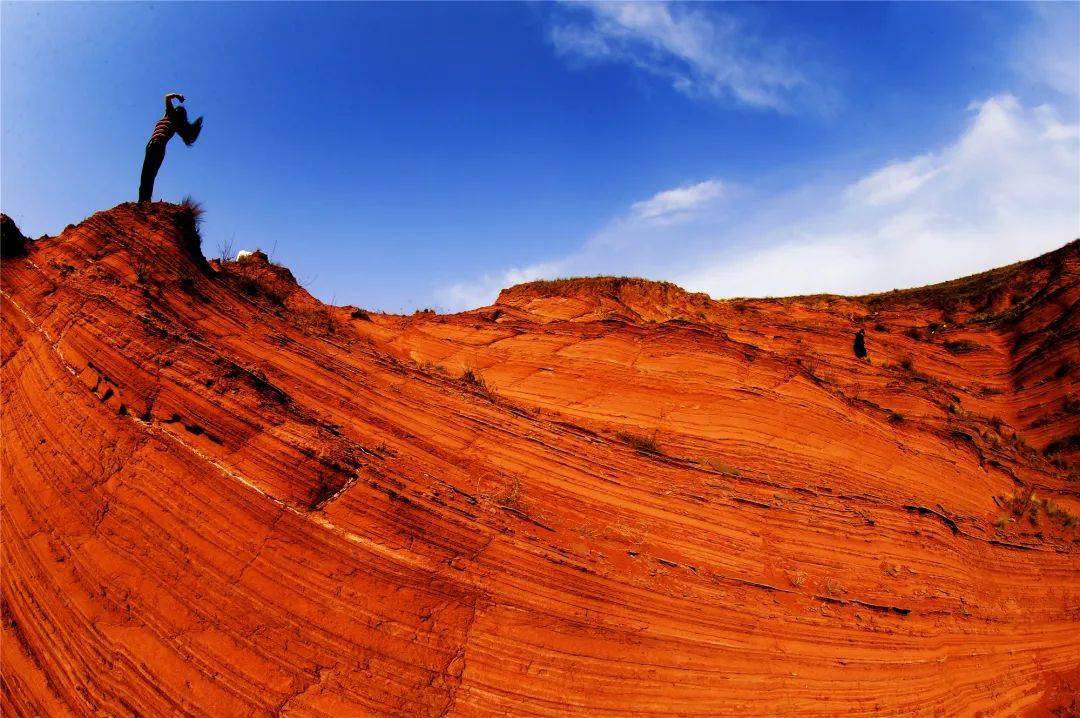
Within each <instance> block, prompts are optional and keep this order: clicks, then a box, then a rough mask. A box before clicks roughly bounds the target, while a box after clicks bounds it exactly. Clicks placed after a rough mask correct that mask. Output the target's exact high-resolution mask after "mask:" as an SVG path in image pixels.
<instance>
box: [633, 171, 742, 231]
mask: <svg viewBox="0 0 1080 718" xmlns="http://www.w3.org/2000/svg"><path fill="white" fill-rule="evenodd" d="M723 191H724V185H723V184H722V183H721V182H720V180H716V179H711V180H705V181H704V182H698V183H697V184H693V185H687V186H685V187H676V188H675V189H669V190H665V191H663V192H657V193H656V194H654V195H653V196H652V197H650V198H649V199H646V200H642V201H640V202H634V204H632V205H630V211H631V213H632V214H633V216H634V217H636V218H637V219H642V220H653V221H663V222H665V223H671V222H674V221H677V220H680V219H685V218H687V217H689V216H690V215H692V214H693V213H695V212H699V211H701V210H702V209H704V208H706V207H707V206H708V205H709V204H710V203H711V202H712V201H713V200H715V199H717V198H718V197H720V195H721V194H722V193H723Z"/></svg>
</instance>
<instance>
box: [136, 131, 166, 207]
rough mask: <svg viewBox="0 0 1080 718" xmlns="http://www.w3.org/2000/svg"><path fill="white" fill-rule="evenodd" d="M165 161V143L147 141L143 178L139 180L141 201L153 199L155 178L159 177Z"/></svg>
mask: <svg viewBox="0 0 1080 718" xmlns="http://www.w3.org/2000/svg"><path fill="white" fill-rule="evenodd" d="M164 161H165V143H164V142H148V143H146V158H145V159H143V164H142V179H141V180H139V201H140V202H149V201H151V199H152V197H151V195H153V194H154V180H155V179H157V173H158V170H159V169H161V163H162V162H164Z"/></svg>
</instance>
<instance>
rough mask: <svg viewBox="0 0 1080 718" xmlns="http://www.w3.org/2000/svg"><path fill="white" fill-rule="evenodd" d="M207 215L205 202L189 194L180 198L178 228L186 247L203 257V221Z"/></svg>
mask: <svg viewBox="0 0 1080 718" xmlns="http://www.w3.org/2000/svg"><path fill="white" fill-rule="evenodd" d="M205 216H206V208H205V207H203V203H202V202H199V201H198V200H196V199H194V198H192V196H191V195H187V196H185V197H184V199H182V200H180V211H179V212H178V213H177V215H176V224H177V228H178V229H179V230H180V234H181V236H182V237H183V239H184V243H185V245H186V248H187V250H188V251H189V252H191V253H192V255H197V256H199V257H202V234H201V230H202V223H203V219H204V217H205Z"/></svg>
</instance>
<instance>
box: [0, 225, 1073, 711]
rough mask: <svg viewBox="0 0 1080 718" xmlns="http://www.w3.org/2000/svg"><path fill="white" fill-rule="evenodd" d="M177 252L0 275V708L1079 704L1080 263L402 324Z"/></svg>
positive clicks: (128, 250)
mask: <svg viewBox="0 0 1080 718" xmlns="http://www.w3.org/2000/svg"><path fill="white" fill-rule="evenodd" d="M195 219H196V218H195V216H194V215H193V214H192V212H191V210H190V208H186V207H176V206H173V205H165V204H155V205H146V206H142V207H140V206H137V205H130V204H129V205H121V206H119V207H117V208H115V209H113V210H110V211H107V212H101V213H98V214H96V215H94V216H93V217H91V218H90V219H88V220H87V221H85V222H83V223H82V224H80V225H78V226H75V227H70V228H69V229H68V230H66V231H65V232H64V233H63V234H62V235H60V236H58V237H55V238H44V239H41V240H37V241H34V242H30V243H29V247H28V249H27V251H26V254H25V256H20V257H14V258H11V259H7V260H5V261H4V262H3V267H2V310H3V311H2V320H3V346H2V361H3V368H2V376H0V379H2V384H0V395H2V402H3V447H2V456H0V459H2V464H0V469H2V471H3V485H2V492H3V494H2V495H3V516H2V541H3V547H2V549H3V569H4V570H3V577H2V586H3V617H4V622H3V643H2V668H3V685H2V688H3V693H2V698H3V712H4V715H12V716H27V715H62V714H74V715H87V716H89V715H110V716H122V715H145V716H156V715H215V716H224V715H238V716H247V715H252V716H256V715H259V716H261V715H297V716H299V715H323V716H340V715H364V714H372V715H378V714H393V715H469V716H471V715H531V716H563V715H571V714H589V715H611V716H615V715H619V716H627V715H635V716H638V715H661V714H664V715H672V714H676V715H688V716H689V715H738V716H748V715H762V716H764V715H778V714H785V715H845V716H864V715H875V716H877V715H895V716H911V715H926V716H930V715H972V716H975V715H981V716H990V715H1002V716H1004V715H1017V714H1028V715H1044V714H1047V713H1049V712H1051V711H1054V710H1057V711H1059V712H1060V711H1067V710H1070V706H1071V709H1073V710H1075V709H1076V706H1077V700H1076V691H1077V689H1078V688H1080V630H1078V626H1080V543H1078V542H1080V534H1078V529H1077V526H1076V517H1077V515H1080V492H1078V489H1080V481H1078V476H1077V473H1076V470H1075V466H1076V460H1077V458H1078V455H1077V451H1078V447H1077V443H1078V439H1077V432H1078V424H1080V419H1078V407H1080V397H1078V393H1077V392H1078V387H1077V376H1078V363H1077V362H1078V357H1077V354H1078V352H1077V346H1078V344H1077V328H1078V319H1077V300H1078V298H1080V245H1078V244H1077V243H1075V242H1074V243H1072V244H1070V245H1067V246H1066V247H1064V248H1062V249H1061V250H1058V251H1057V252H1054V253H1052V254H1050V255H1046V256H1044V257H1041V258H1039V259H1037V260H1032V261H1031V262H1026V263H1022V264H1019V265H1014V266H1012V267H1007V268H1003V269H1001V270H995V271H994V272H990V273H986V274H984V275H978V276H976V277H972V278H968V279H965V280H958V281H957V282H953V283H949V284H945V285H937V286H934V287H928V288H925V289H921V290H910V291H905V292H894V293H890V294H884V295H876V296H871V297H861V298H840V297H832V296H821V297H801V298H794V299H778V300H743V301H725V302H717V301H712V300H710V299H708V298H707V297H704V296H703V295H690V294H687V293H685V292H682V290H680V289H678V288H677V287H673V286H671V285H659V284H654V283H649V282H644V281H642V280H620V279H610V278H608V279H598V280H574V281H572V282H566V283H560V282H546V283H536V284H531V285H523V286H520V287H515V288H513V289H511V290H507V291H506V292H504V294H503V295H502V296H501V297H500V300H499V302H498V303H497V304H496V305H494V306H492V307H487V308H484V309H480V310H476V311H472V312H467V313H463V314H458V315H452V316H439V315H435V314H431V313H420V314H417V315H414V316H411V317H400V316H389V315H380V314H375V313H368V312H365V311H363V310H359V309H355V308H352V307H327V306H324V305H322V304H320V303H319V302H317V301H316V300H314V299H313V298H311V297H310V296H309V295H308V294H307V293H306V292H304V290H303V289H301V288H300V287H298V286H297V285H296V283H295V281H294V280H293V278H292V275H291V274H289V272H288V271H287V270H285V269H283V268H280V267H276V266H274V265H272V264H270V263H268V262H267V261H265V259H263V257H261V256H260V255H255V256H253V257H249V258H247V259H245V260H244V261H241V262H228V263H224V264H222V263H217V262H211V263H207V262H206V261H205V260H204V259H203V258H202V255H201V254H200V253H199V251H198V248H197V247H198V240H197V234H196V232H197V230H196V227H195V225H196V224H197V222H196V221H195ZM857 327H863V328H865V329H866V332H867V344H868V347H869V351H870V357H869V362H864V361H860V360H858V359H856V358H855V357H854V356H853V354H852V348H851V342H852V336H853V332H854V330H855V328H857Z"/></svg>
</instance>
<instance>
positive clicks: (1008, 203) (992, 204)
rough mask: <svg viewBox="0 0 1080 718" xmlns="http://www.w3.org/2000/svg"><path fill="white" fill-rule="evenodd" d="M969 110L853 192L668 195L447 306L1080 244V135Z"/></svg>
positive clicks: (857, 269)
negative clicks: (542, 286)
mask: <svg viewBox="0 0 1080 718" xmlns="http://www.w3.org/2000/svg"><path fill="white" fill-rule="evenodd" d="M969 112H970V121H969V123H968V126H967V127H966V128H965V129H964V131H963V132H962V133H961V134H960V135H959V136H958V137H956V138H955V139H954V140H953V141H952V142H949V143H947V144H945V145H944V146H942V147H940V148H937V149H935V150H933V151H929V152H923V153H920V154H919V155H916V156H914V157H909V158H900V159H897V160H896V161H893V162H889V163H887V164H885V165H884V166H881V167H877V168H873V169H872V170H870V171H868V172H866V173H865V174H864V175H863V176H862V177H856V178H854V179H853V180H852V181H851V182H849V183H847V184H845V185H840V186H836V185H832V186H825V185H819V184H816V183H811V184H808V185H806V186H802V187H796V188H793V189H791V190H790V191H788V192H786V193H784V194H781V195H776V196H768V197H763V196H755V195H754V194H753V193H752V192H750V191H749V190H747V189H746V188H744V187H737V188H736V187H732V186H731V185H729V184H725V183H722V182H721V181H720V180H719V179H709V180H706V181H703V182H698V183H690V184H687V185H684V186H681V187H677V188H674V189H670V190H665V191H663V192H659V193H657V194H655V195H653V196H652V197H650V198H648V199H643V200H641V201H639V202H635V203H633V204H631V205H630V206H629V207H628V209H627V211H626V212H625V213H624V214H623V215H622V216H619V217H616V218H613V219H612V221H611V222H610V223H609V224H608V225H607V226H606V227H605V228H603V229H602V230H601V231H599V232H597V233H596V234H594V235H592V236H590V237H588V238H587V239H586V240H585V241H584V242H583V243H582V245H581V246H580V247H579V248H578V249H577V250H575V251H573V252H571V253H569V254H567V255H565V256H563V257H558V258H554V259H551V260H550V261H546V262H542V263H537V264H534V265H531V266H527V267H520V268H514V269H510V270H507V271H505V272H493V273H490V274H488V275H486V276H484V277H482V278H480V279H479V280H477V281H473V282H468V283H463V284H459V285H457V286H455V287H450V288H447V289H444V290H443V291H442V292H440V293H439V299H440V301H441V302H442V304H443V306H446V307H448V308H454V309H464V308H470V307H476V306H482V305H484V304H487V303H489V302H491V301H492V300H493V299H494V298H495V295H496V294H497V293H498V290H499V289H501V288H503V287H506V286H510V285H512V284H514V283H517V282H521V281H527V280H531V279H537V278H541V277H543V278H551V277H555V276H568V275H586V274H634V275H639V276H646V277H650V278H653V279H669V280H672V281H675V282H676V283H678V284H681V285H683V286H685V287H686V288H687V289H692V290H697V291H705V292H709V293H710V294H712V295H713V296H715V297H731V296H770V295H771V296H779V295H788V294H803V293H813V292H824V291H829V292H842V293H862V292H869V291H879V290H888V289H892V288H895V287H909V286H917V285H920V284H926V283H930V282H934V281H941V280H945V279H949V278H953V277H957V276H961V275H963V274H969V273H972V272H977V271H980V270H983V269H987V268H990V267H993V266H998V265H1001V264H1006V263H1009V262H1013V261H1016V260H1018V259H1022V258H1026V257H1031V256H1034V255H1036V254H1039V253H1041V252H1044V251H1048V250H1050V249H1053V248H1056V247H1059V246H1061V245H1062V244H1064V243H1065V242H1067V241H1069V240H1071V239H1073V238H1074V237H1077V236H1078V235H1080V200H1078V197H1080V128H1078V127H1077V126H1076V125H1073V124H1068V123H1065V122H1063V121H1062V120H1061V119H1060V118H1059V116H1058V114H1057V113H1056V112H1055V111H1054V109H1053V108H1051V107H1050V106H1048V105H1040V106H1037V107H1025V106H1023V105H1022V104H1021V103H1020V102H1019V101H1018V100H1017V99H1016V98H1015V97H1013V96H1011V95H1000V96H996V97H992V98H990V99H988V100H985V101H983V102H979V103H976V104H973V105H972V106H971V107H970V108H969ZM664 218H667V219H675V218H677V222H670V221H657V220H658V219H664ZM673 224H677V227H676V226H673Z"/></svg>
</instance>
